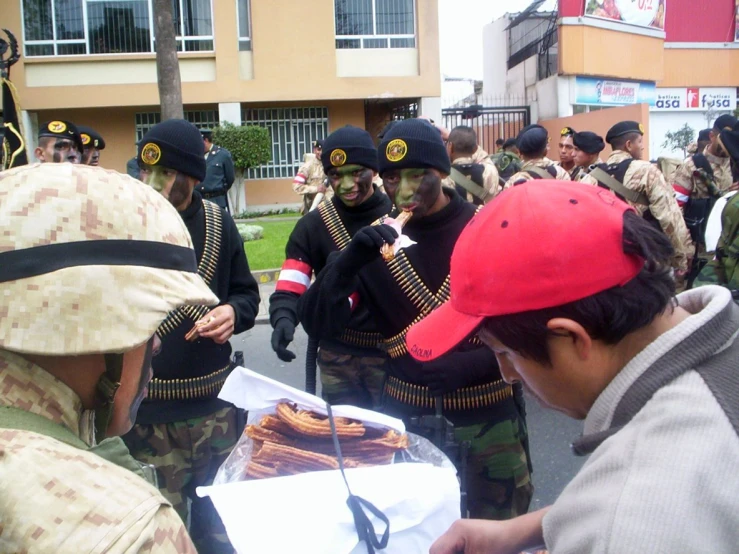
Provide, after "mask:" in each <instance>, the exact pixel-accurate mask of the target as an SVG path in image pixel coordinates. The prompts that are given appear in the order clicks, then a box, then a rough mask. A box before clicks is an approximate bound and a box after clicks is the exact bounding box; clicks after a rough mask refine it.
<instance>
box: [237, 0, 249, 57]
mask: <svg viewBox="0 0 739 554" xmlns="http://www.w3.org/2000/svg"><path fill="white" fill-rule="evenodd" d="M236 9H237V12H238V20H239V50H240V51H242V52H247V51H249V50H251V12H250V11H249V10H250V6H249V0H237V2H236Z"/></svg>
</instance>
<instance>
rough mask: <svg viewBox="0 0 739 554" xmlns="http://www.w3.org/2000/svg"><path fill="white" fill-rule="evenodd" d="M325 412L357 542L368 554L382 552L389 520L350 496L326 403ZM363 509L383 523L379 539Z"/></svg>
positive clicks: (331, 418) (377, 510)
mask: <svg viewBox="0 0 739 554" xmlns="http://www.w3.org/2000/svg"><path fill="white" fill-rule="evenodd" d="M326 412H327V414H328V421H329V424H330V425H331V437H332V438H333V440H334V449H335V450H336V457H337V459H338V461H339V471H341V476H342V477H343V478H344V484H345V485H346V490H347V491H349V498H347V500H346V504H347V506H349V509H350V510H351V511H352V515H353V516H354V527H356V529H357V536H358V537H359V541H360V542H361V541H364V542H365V544H366V545H367V553H368V554H374V552H375V548H377V549H378V550H383V549H384V548H386V547H387V544H388V542H389V541H390V520H389V519H388V517H387V516H386V515H385V514H384V513H382V511H380V510H379V509H378V508H377V507H376V506H375V505H374V504H372V503H371V502H368V501H367V500H365V499H364V498H361V497H359V496H355V495H354V494H352V490H351V488H350V487H349V481H347V480H346V475H345V474H344V457H343V456H342V455H341V445H340V444H339V436H338V435H337V434H336V422H335V421H334V414H333V412H332V411H331V404H329V403H328V402H327V403H326ZM364 508H366V509H367V510H369V511H370V512H372V514H373V515H374V516H375V517H377V518H378V519H380V520H381V521H382V522H383V523H385V532H384V533H383V534H382V538H381V539H378V538H377V532H376V531H375V527H374V526H373V525H372V522H371V521H370V519H369V517H368V516H367V514H366V513H365V511H364Z"/></svg>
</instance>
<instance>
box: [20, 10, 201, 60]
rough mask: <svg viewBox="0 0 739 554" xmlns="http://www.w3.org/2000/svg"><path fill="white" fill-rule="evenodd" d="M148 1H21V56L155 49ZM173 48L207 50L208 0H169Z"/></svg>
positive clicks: (132, 51)
mask: <svg viewBox="0 0 739 554" xmlns="http://www.w3.org/2000/svg"><path fill="white" fill-rule="evenodd" d="M152 4H153V0H22V3H21V5H22V8H23V22H24V24H23V35H24V47H25V52H26V56H29V57H32V56H78V55H85V54H123V53H136V52H155V48H156V44H155V37H154V14H153V5H152ZM172 8H173V13H174V18H175V21H174V23H175V32H176V40H177V49H178V50H179V51H180V52H182V51H185V52H193V51H212V50H213V49H214V43H213V15H212V7H211V0H172Z"/></svg>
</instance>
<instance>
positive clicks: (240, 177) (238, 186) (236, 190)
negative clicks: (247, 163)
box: [228, 169, 246, 216]
mask: <svg viewBox="0 0 739 554" xmlns="http://www.w3.org/2000/svg"><path fill="white" fill-rule="evenodd" d="M244 173H245V172H244V170H243V169H236V179H235V180H234V184H233V186H232V187H231V190H229V191H228V199H229V204H230V205H231V215H234V216H235V215H236V214H239V213H241V212H243V211H244V210H246V202H243V203H242V200H241V193H242V192H243V191H244Z"/></svg>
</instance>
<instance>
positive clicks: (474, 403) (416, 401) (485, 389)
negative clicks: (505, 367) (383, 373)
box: [384, 375, 513, 411]
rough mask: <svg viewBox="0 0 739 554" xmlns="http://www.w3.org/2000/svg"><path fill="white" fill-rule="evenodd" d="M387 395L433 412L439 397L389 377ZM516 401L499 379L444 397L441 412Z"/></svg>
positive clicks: (424, 388) (418, 386)
mask: <svg viewBox="0 0 739 554" xmlns="http://www.w3.org/2000/svg"><path fill="white" fill-rule="evenodd" d="M384 394H386V395H387V396H389V397H390V398H392V399H394V400H396V401H398V402H400V403H402V404H407V405H409V406H413V407H416V408H426V409H434V407H435V406H436V397H434V396H433V395H431V394H430V393H429V388H428V387H426V386H423V385H414V384H413V383H406V382H405V381H401V380H400V379H398V378H397V377H393V376H392V375H388V378H387V379H386V381H385V389H384ZM512 397H513V388H512V387H511V386H510V385H509V384H508V383H506V382H505V381H503V380H502V379H499V380H497V381H493V382H491V383H486V384H484V385H477V386H474V387H465V388H461V389H457V390H455V391H454V392H450V393H447V394H445V395H444V396H443V397H442V409H443V410H444V411H452V410H474V409H477V408H486V407H488V406H493V405H494V404H498V403H499V402H503V401H504V400H507V399H509V398H512Z"/></svg>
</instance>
